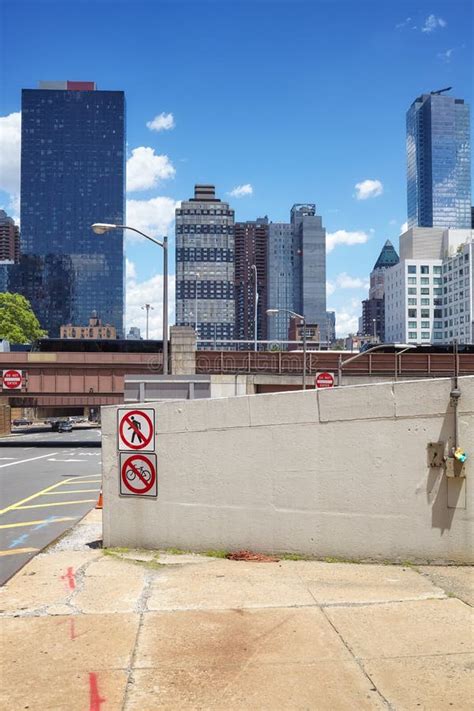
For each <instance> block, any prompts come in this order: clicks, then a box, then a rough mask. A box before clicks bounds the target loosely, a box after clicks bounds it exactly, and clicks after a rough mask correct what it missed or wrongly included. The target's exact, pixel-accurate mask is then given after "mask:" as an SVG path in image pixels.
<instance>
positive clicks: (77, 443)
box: [0, 438, 102, 449]
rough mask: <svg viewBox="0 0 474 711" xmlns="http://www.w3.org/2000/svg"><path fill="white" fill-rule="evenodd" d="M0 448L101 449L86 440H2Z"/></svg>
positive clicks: (94, 443) (97, 443)
mask: <svg viewBox="0 0 474 711" xmlns="http://www.w3.org/2000/svg"><path fill="white" fill-rule="evenodd" d="M0 447H49V449H55V448H56V447H67V448H68V449H74V447H88V448H90V449H100V448H101V447H102V442H101V441H100V440H99V441H98V442H89V441H88V440H77V439H76V440H72V441H71V440H69V441H67V440H49V441H48V440H43V441H42V440H33V441H32V440H29V441H28V440H14V441H13V440H11V439H8V438H7V439H4V440H0Z"/></svg>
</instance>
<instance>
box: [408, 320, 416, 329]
mask: <svg viewBox="0 0 474 711" xmlns="http://www.w3.org/2000/svg"><path fill="white" fill-rule="evenodd" d="M416 326H417V323H416V321H408V328H416Z"/></svg>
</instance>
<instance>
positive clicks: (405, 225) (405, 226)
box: [400, 222, 408, 235]
mask: <svg viewBox="0 0 474 711" xmlns="http://www.w3.org/2000/svg"><path fill="white" fill-rule="evenodd" d="M407 229H408V222H404V223H403V225H400V234H401V235H402V234H403V233H404V232H406V231H407Z"/></svg>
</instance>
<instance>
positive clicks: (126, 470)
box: [120, 454, 158, 499]
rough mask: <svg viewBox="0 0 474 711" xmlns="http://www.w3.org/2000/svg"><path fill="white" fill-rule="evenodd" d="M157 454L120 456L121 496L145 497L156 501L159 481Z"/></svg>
mask: <svg viewBox="0 0 474 711" xmlns="http://www.w3.org/2000/svg"><path fill="white" fill-rule="evenodd" d="M156 466H157V460H156V454H121V455H120V496H145V497H153V498H155V499H156V497H157V496H158V480H157V474H156Z"/></svg>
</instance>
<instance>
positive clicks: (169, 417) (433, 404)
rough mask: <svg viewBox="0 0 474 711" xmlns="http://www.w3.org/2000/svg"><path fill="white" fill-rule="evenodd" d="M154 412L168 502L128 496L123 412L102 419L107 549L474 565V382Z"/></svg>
mask: <svg viewBox="0 0 474 711" xmlns="http://www.w3.org/2000/svg"><path fill="white" fill-rule="evenodd" d="M451 387H452V383H451V380H450V379H442V380H423V381H412V382H400V383H383V384H376V385H361V386H354V387H347V388H340V389H337V388H336V389H333V390H320V391H306V392H290V393H277V394H270V395H250V396H242V397H231V398H223V399H216V400H212V399H211V400H196V401H173V402H162V403H157V404H155V405H151V404H150V403H147V407H150V406H152V407H154V409H155V412H156V423H157V426H156V433H157V434H156V453H157V457H158V498H157V499H143V498H142V499H140V498H138V497H136V498H122V497H120V496H119V465H118V457H117V440H116V418H117V414H116V407H106V408H103V430H102V431H103V455H104V456H103V477H104V544H105V545H106V546H129V547H132V546H138V547H145V548H151V547H153V548H166V547H177V548H183V549H192V550H206V549H225V550H232V549H233V550H235V549H241V548H250V549H252V550H259V551H274V552H280V553H282V552H295V553H301V554H306V555H311V556H316V557H326V556H334V557H342V558H350V559H374V560H384V559H386V560H401V561H403V560H413V561H421V560H429V561H439V562H441V561H452V562H464V563H466V562H474V556H473V546H472V543H473V511H474V506H473V495H472V490H473V487H472V481H473V478H474V466H473V465H474V377H465V378H460V387H461V391H462V396H461V399H460V402H459V432H460V444H461V445H462V446H463V447H464V448H465V449H466V450H467V451H468V452H469V454H470V458H469V459H468V461H467V463H466V465H465V472H466V479H448V478H447V477H446V475H445V473H444V469H443V468H438V469H430V468H429V467H428V465H427V445H428V443H429V442H437V441H443V442H445V443H446V451H448V448H449V447H450V446H451V445H452V438H453V433H454V424H453V413H452V409H451V406H450V390H451Z"/></svg>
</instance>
